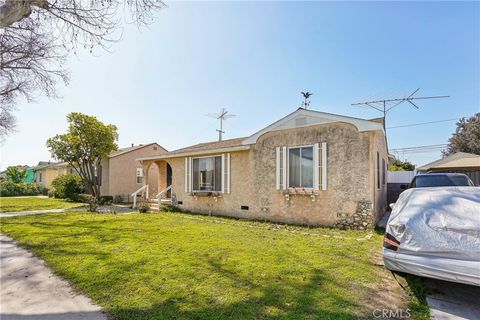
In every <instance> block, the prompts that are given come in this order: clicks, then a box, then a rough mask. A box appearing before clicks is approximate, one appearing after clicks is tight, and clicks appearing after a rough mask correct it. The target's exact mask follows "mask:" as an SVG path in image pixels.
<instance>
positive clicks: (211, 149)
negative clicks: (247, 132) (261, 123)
mask: <svg viewBox="0 0 480 320" xmlns="http://www.w3.org/2000/svg"><path fill="white" fill-rule="evenodd" d="M244 140H245V138H244V137H243V138H235V139H228V140H222V141H212V142H204V143H199V144H195V145H193V146H189V147H185V148H181V149H177V150H173V151H170V152H168V153H165V154H162V155H158V156H153V157H145V158H140V159H138V160H154V159H166V158H175V157H180V156H186V155H199V154H212V153H220V152H230V151H241V150H248V149H250V146H249V145H247V146H246V145H244V144H243V141H244Z"/></svg>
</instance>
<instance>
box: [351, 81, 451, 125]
mask: <svg viewBox="0 0 480 320" xmlns="http://www.w3.org/2000/svg"><path fill="white" fill-rule="evenodd" d="M418 90H420V88H418V89H417V90H415V91H413V92H412V93H411V94H410V95H408V96H406V97H404V98H395V99H383V100H373V101H364V102H357V103H352V104H351V105H352V106H359V107H370V108H372V109H375V110H377V111H380V112H382V113H383V129H385V128H386V126H385V122H386V117H387V113H388V112H389V111H390V110H392V109H393V108H395V107H396V106H398V105H399V104H401V103H404V102H408V103H410V104H411V105H412V106H413V107H414V108H415V109H419V107H418V106H417V105H416V104H415V103H414V102H413V101H412V100H427V99H440V98H449V97H450V96H430V97H414V95H415V94H416V93H417V92H418Z"/></svg>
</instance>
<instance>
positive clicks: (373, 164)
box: [369, 132, 388, 221]
mask: <svg viewBox="0 0 480 320" xmlns="http://www.w3.org/2000/svg"><path fill="white" fill-rule="evenodd" d="M369 134H370V139H371V141H372V144H371V148H370V173H371V175H370V181H371V192H372V194H373V195H374V200H373V212H374V216H375V221H378V220H379V219H381V218H382V216H383V214H384V213H385V210H386V208H387V177H386V174H387V166H388V153H387V147H386V142H385V138H384V135H383V134H382V133H380V132H370V133H369ZM377 152H378V153H379V155H380V177H379V178H380V188H377ZM382 159H383V160H385V166H386V167H385V169H384V168H383V162H382ZM383 170H385V180H383V172H384V171H383ZM384 182H385V183H384Z"/></svg>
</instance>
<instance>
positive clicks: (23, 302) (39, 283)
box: [0, 234, 106, 320]
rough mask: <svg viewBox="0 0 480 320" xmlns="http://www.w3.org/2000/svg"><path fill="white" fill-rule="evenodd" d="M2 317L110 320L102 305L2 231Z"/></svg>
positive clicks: (27, 319) (16, 318)
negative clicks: (82, 292)
mask: <svg viewBox="0 0 480 320" xmlns="http://www.w3.org/2000/svg"><path fill="white" fill-rule="evenodd" d="M0 301H1V303H0V318H1V319H2V320H20V319H22V320H47V319H48V320H77V319H78V320H80V319H81V320H106V317H105V316H104V315H103V313H102V312H101V311H100V307H98V306H96V305H94V304H93V303H92V302H91V301H90V299H88V298H87V297H85V296H84V295H79V294H75V293H74V292H73V290H72V288H71V287H70V285H69V284H68V283H67V282H66V281H64V280H62V279H60V278H59V277H57V276H55V275H54V274H53V273H52V271H51V270H50V269H49V268H48V267H47V266H46V265H45V263H44V262H43V261H42V260H40V259H38V258H37V257H35V256H34V255H33V254H31V253H30V252H28V251H27V250H25V249H23V248H20V247H19V246H17V245H16V243H15V241H14V240H13V239H11V238H9V237H6V236H4V235H3V234H0Z"/></svg>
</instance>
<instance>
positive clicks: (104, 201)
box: [100, 196, 113, 205]
mask: <svg viewBox="0 0 480 320" xmlns="http://www.w3.org/2000/svg"><path fill="white" fill-rule="evenodd" d="M112 202H113V196H101V197H100V204H101V205H110V204H112Z"/></svg>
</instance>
